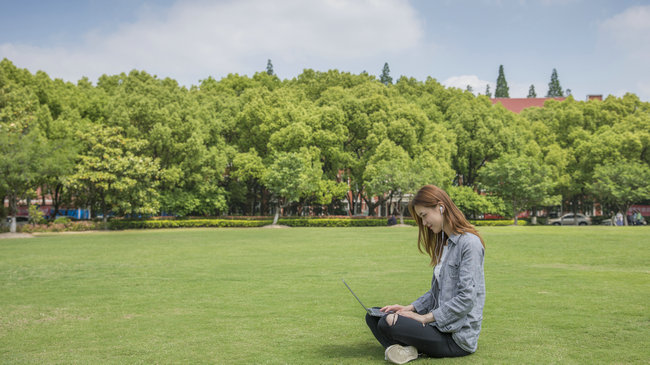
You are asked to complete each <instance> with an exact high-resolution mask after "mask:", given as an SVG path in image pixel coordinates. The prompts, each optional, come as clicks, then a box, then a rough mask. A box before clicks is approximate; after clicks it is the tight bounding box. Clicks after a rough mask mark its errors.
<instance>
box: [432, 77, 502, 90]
mask: <svg viewBox="0 0 650 365" xmlns="http://www.w3.org/2000/svg"><path fill="white" fill-rule="evenodd" d="M442 84H443V85H445V86H447V87H457V88H459V89H462V90H465V89H467V85H469V86H471V87H472V90H473V92H474V94H485V87H486V86H487V85H488V84H489V85H490V92H491V93H492V95H494V88H495V87H496V84H495V83H493V82H489V81H485V80H481V79H480V78H479V77H478V76H476V75H460V76H452V77H450V78H448V79H446V80H445V81H443V82H442Z"/></svg>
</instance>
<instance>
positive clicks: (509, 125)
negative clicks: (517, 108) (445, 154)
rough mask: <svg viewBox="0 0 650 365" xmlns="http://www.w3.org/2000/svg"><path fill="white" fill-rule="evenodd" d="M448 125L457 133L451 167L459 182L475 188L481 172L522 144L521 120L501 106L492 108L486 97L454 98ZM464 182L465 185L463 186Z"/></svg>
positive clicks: (450, 107) (447, 118)
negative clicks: (483, 168)
mask: <svg viewBox="0 0 650 365" xmlns="http://www.w3.org/2000/svg"><path fill="white" fill-rule="evenodd" d="M445 119H446V120H445V124H446V125H447V127H448V128H449V129H450V131H452V132H453V133H454V134H455V140H456V143H455V147H456V151H454V153H453V154H452V156H451V165H452V167H453V168H454V170H455V171H456V173H457V175H458V176H457V183H458V184H459V185H467V186H472V187H474V188H476V186H475V185H476V178H477V176H478V171H479V170H480V169H481V168H482V167H483V166H484V165H485V164H486V163H487V162H488V161H492V160H494V159H496V158H498V157H499V156H501V155H502V154H504V153H506V152H508V151H511V150H513V149H516V148H517V147H518V146H519V145H521V144H523V142H522V141H521V140H520V138H518V137H517V135H518V133H519V131H520V130H521V129H522V128H521V127H520V126H518V124H521V123H522V120H521V117H519V116H518V115H516V114H514V113H512V112H510V111H508V110H506V109H505V108H503V107H502V106H497V107H493V106H492V104H491V103H490V101H489V100H488V99H487V98H484V97H478V98H476V99H474V98H472V99H470V98H465V99H464V98H454V100H453V101H452V102H451V104H450V106H449V108H448V109H447V113H446V115H445ZM461 182H462V184H461Z"/></svg>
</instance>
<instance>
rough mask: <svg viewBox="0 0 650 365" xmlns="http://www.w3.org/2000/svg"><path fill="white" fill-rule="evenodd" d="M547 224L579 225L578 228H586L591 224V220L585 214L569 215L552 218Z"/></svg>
mask: <svg viewBox="0 0 650 365" xmlns="http://www.w3.org/2000/svg"><path fill="white" fill-rule="evenodd" d="M546 224H552V225H554V226H559V225H563V226H573V225H578V226H586V225H589V224H591V218H589V217H587V216H586V215H584V214H580V213H578V214H576V215H575V216H574V214H573V213H567V214H565V215H563V216H561V217H559V218H551V219H549V220H548V221H547V222H546Z"/></svg>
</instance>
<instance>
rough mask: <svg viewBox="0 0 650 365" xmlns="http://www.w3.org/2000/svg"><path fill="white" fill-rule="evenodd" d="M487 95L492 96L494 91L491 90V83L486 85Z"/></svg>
mask: <svg viewBox="0 0 650 365" xmlns="http://www.w3.org/2000/svg"><path fill="white" fill-rule="evenodd" d="M485 96H487V97H488V98H492V92H491V91H490V84H487V85H485Z"/></svg>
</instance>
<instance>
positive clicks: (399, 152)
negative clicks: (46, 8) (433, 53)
mask: <svg viewBox="0 0 650 365" xmlns="http://www.w3.org/2000/svg"><path fill="white" fill-rule="evenodd" d="M387 69H388V66H387V65H385V69H384V71H385V72H386V71H387ZM385 76H388V75H385ZM649 106H650V104H649V103H647V102H643V101H641V100H639V98H638V97H637V96H636V95H634V94H626V95H625V96H623V97H621V98H618V97H614V96H609V97H607V98H606V99H605V100H603V101H597V100H592V101H577V100H574V99H573V98H572V97H571V96H569V97H568V98H567V99H566V100H565V101H561V102H560V101H554V100H551V101H547V103H546V106H545V107H544V108H530V109H527V110H525V111H524V112H523V113H521V114H515V113H512V112H510V111H508V110H506V109H505V108H503V107H502V106H501V105H498V104H497V105H492V103H491V101H490V99H489V98H488V97H487V96H485V95H479V96H475V95H473V94H472V93H471V92H468V91H464V90H460V89H457V88H446V87H444V86H443V85H441V84H440V83H439V82H438V81H436V80H435V79H433V78H431V77H429V78H427V79H426V80H424V81H419V80H416V79H414V78H409V77H405V76H402V77H400V78H399V79H397V81H396V82H395V83H393V82H392V79H391V80H388V79H387V78H386V77H382V79H378V78H377V77H375V76H373V75H370V74H368V73H366V72H363V73H361V74H352V73H347V72H340V71H338V70H329V71H326V72H320V71H315V70H311V69H305V70H304V71H303V72H302V73H301V74H300V75H298V76H297V77H295V78H292V79H285V80H281V79H279V78H278V77H277V76H276V75H275V74H274V73H273V70H272V65H271V62H270V60H269V62H268V64H267V70H266V71H261V72H258V73H256V74H254V75H253V76H252V77H249V76H242V75H238V74H229V75H228V76H226V77H224V78H222V79H220V80H216V79H214V78H212V77H208V78H206V79H204V80H201V81H200V82H199V84H198V85H192V86H191V87H189V88H188V87H184V86H181V85H179V84H178V83H177V82H176V81H175V80H173V79H170V78H164V79H160V78H158V77H157V76H155V75H150V74H148V73H147V72H145V71H137V70H133V71H131V72H129V73H128V74H126V73H121V74H119V75H103V76H101V77H99V79H98V80H97V82H96V83H95V85H93V83H91V82H90V80H88V79H87V78H82V79H80V80H79V81H78V82H77V83H76V84H75V83H71V82H64V81H62V80H61V79H52V78H50V77H49V76H48V75H47V74H46V73H45V72H42V71H38V72H36V73H34V74H32V73H30V72H29V71H28V70H26V69H21V68H18V67H16V66H15V65H14V64H13V63H12V62H11V61H9V60H7V59H4V60H2V61H1V62H0V175H1V178H0V196H3V197H5V199H6V200H8V201H9V209H8V211H4V212H3V214H4V215H12V214H15V211H16V204H17V202H18V201H19V200H21V199H35V198H36V196H35V192H36V190H37V188H39V187H40V188H41V190H42V191H43V192H44V193H46V194H51V196H52V197H53V204H54V207H55V209H58V208H60V207H62V206H66V205H74V206H78V207H89V208H90V209H91V212H92V213H93V216H94V215H96V214H99V213H101V214H103V216H104V218H106V217H107V214H108V213H109V212H113V213H114V214H116V215H118V216H133V215H158V214H174V215H178V216H217V215H224V214H228V215H232V214H238V215H267V214H272V213H273V212H277V211H278V207H284V208H285V211H288V212H290V213H293V214H295V213H296V212H297V211H298V210H299V209H302V208H303V207H312V209H313V211H314V213H316V214H320V213H321V212H323V209H327V213H328V214H348V213H349V214H353V213H355V212H357V211H358V205H359V204H360V203H361V201H364V202H365V203H366V205H367V206H368V207H369V211H370V214H374V213H373V211H374V208H376V207H377V206H380V205H383V204H384V203H385V202H386V201H387V200H389V199H402V198H403V197H404V196H405V194H411V193H414V192H415V191H417V189H418V188H419V187H421V186H422V185H424V184H430V183H431V184H436V185H439V186H442V187H444V188H446V189H447V190H448V191H449V193H450V195H452V198H454V200H455V201H457V202H458V204H459V206H460V207H461V209H462V210H463V211H464V212H465V214H467V215H469V216H477V215H479V214H482V213H495V214H502V215H506V216H513V215H514V216H515V217H516V214H517V212H519V211H522V210H524V209H531V208H534V207H544V206H552V205H560V204H569V206H570V207H571V208H572V209H574V210H581V211H584V210H587V209H588V208H589V207H590V206H591V205H592V204H593V203H594V202H600V203H601V204H603V205H604V207H605V208H606V209H612V210H613V209H616V210H621V209H625V208H626V207H627V206H629V205H630V204H632V203H634V202H639V201H643V200H647V199H648V198H649V196H650V186H649V181H650V168H649V164H650V149H649V146H650V108H649ZM348 191H349V194H346V193H347V192H348ZM481 193H484V194H481ZM373 197H374V198H373ZM342 199H345V200H347V202H348V204H347V210H345V208H344V206H343V204H342V202H341V200H342ZM276 219H277V214H276Z"/></svg>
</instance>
